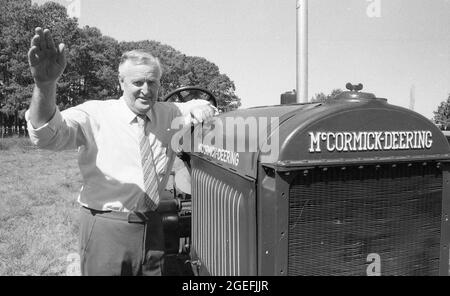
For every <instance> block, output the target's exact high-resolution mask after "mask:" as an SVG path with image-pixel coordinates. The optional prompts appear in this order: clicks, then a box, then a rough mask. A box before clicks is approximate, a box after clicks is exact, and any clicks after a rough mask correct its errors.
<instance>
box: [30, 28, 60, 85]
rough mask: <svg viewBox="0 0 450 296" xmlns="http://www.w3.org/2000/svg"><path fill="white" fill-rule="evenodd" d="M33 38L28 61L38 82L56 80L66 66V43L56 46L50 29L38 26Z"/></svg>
mask: <svg viewBox="0 0 450 296" xmlns="http://www.w3.org/2000/svg"><path fill="white" fill-rule="evenodd" d="M35 32H36V35H34V37H33V39H32V40H31V48H30V50H29V51H28V62H29V64H30V69H31V74H32V76H33V78H34V81H35V82H36V83H48V82H56V81H57V80H58V79H59V77H60V76H61V74H62V73H63V72H64V69H65V68H66V64H67V60H66V56H65V49H64V44H63V43H61V44H59V46H58V47H56V46H55V43H54V41H53V38H52V36H51V34H50V30H48V29H45V30H42V28H40V27H37V28H36V29H35Z"/></svg>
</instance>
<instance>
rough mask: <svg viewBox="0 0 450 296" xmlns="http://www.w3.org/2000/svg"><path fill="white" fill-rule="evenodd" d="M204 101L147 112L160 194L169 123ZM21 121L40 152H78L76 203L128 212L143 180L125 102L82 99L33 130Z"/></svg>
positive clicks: (168, 157) (167, 154)
mask: <svg viewBox="0 0 450 296" xmlns="http://www.w3.org/2000/svg"><path fill="white" fill-rule="evenodd" d="M206 103H207V102H206V101H201V100H193V101H190V102H188V103H167V102H156V103H155V104H154V106H153V108H152V109H151V110H150V111H149V112H148V113H147V116H148V118H149V120H150V122H149V123H148V124H147V126H146V128H147V129H148V137H149V141H150V144H151V147H152V151H153V156H154V162H155V167H156V172H157V175H158V189H159V191H160V193H161V192H162V191H163V190H164V188H165V186H166V182H167V177H165V176H167V175H168V174H166V172H170V170H171V169H172V168H171V167H168V164H169V166H170V164H171V163H172V158H173V157H175V155H174V152H173V151H172V149H170V141H171V138H172V135H173V134H174V133H175V132H176V130H172V129H171V123H172V120H173V119H174V118H175V117H178V116H190V109H191V108H192V107H193V106H194V105H197V104H206ZM28 112H29V111H27V113H26V115H25V118H26V120H27V127H28V131H29V135H30V139H31V141H32V142H33V143H34V144H35V145H37V146H38V147H40V148H43V149H50V150H55V151H60V150H67V149H78V164H79V167H80V171H81V175H82V178H83V187H82V188H81V191H80V194H79V196H78V202H79V203H80V204H81V205H82V206H85V207H88V208H92V209H96V210H113V211H122V212H128V211H132V210H136V203H137V201H138V199H139V198H140V197H141V196H142V194H143V192H144V179H143V171H142V165H141V155H140V150H139V142H138V124H137V120H136V114H134V113H133V112H132V111H131V110H130V109H129V108H128V106H127V104H126V102H125V100H124V99H123V98H120V99H118V100H107V101H88V102H85V103H83V104H80V105H78V106H75V107H71V108H69V109H67V110H64V111H62V112H60V111H59V110H58V109H57V110H56V113H55V114H54V116H53V117H52V119H51V120H50V121H49V122H47V123H46V124H45V125H43V126H41V127H39V128H37V129H35V128H34V127H33V126H32V125H31V122H30V120H29V114H28Z"/></svg>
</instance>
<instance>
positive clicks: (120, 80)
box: [118, 75, 124, 90]
mask: <svg viewBox="0 0 450 296" xmlns="http://www.w3.org/2000/svg"><path fill="white" fill-rule="evenodd" d="M118 78H119V84H120V88H121V89H122V90H123V83H124V81H123V80H124V79H123V77H122V76H121V75H119V76H118Z"/></svg>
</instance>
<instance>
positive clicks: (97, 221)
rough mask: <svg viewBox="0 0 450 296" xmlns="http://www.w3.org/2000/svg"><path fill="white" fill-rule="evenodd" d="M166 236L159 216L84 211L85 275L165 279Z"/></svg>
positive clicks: (82, 250)
mask: <svg viewBox="0 0 450 296" xmlns="http://www.w3.org/2000/svg"><path fill="white" fill-rule="evenodd" d="M163 255H164V232H163V225H162V219H161V216H160V215H159V214H158V213H157V212H151V213H147V214H146V215H145V216H144V215H142V214H134V213H118V212H102V211H95V210H91V209H87V208H84V207H82V208H81V215H80V263H81V274H82V275H112V276H118V275H127V276H131V275H161V271H162V265H163Z"/></svg>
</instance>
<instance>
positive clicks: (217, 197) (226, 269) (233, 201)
mask: <svg viewBox="0 0 450 296" xmlns="http://www.w3.org/2000/svg"><path fill="white" fill-rule="evenodd" d="M192 184H193V187H192V190H193V197H194V198H193V200H192V246H193V248H194V249H195V251H196V253H197V256H198V257H199V259H200V260H201V262H202V264H203V265H205V267H206V268H207V269H208V271H209V273H210V274H211V275H214V276H217V275H219V276H220V275H231V276H234V275H241V274H242V273H245V272H244V271H243V270H241V262H240V258H241V257H242V256H244V257H247V256H249V254H245V252H243V251H242V250H241V249H242V246H243V245H247V243H246V242H245V238H242V236H245V235H246V233H245V232H246V231H243V230H242V229H241V225H242V224H243V223H242V222H244V220H245V219H243V218H242V215H243V210H242V209H243V204H244V203H245V201H244V199H243V194H242V193H241V192H239V191H238V190H236V189H235V188H232V187H231V186H229V185H228V184H226V183H224V182H223V181H222V180H219V179H217V178H215V177H213V176H211V175H209V174H207V173H206V172H205V171H202V170H198V169H193V170H192ZM241 220H242V221H241ZM244 224H246V223H244ZM247 238H248V236H247Z"/></svg>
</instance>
